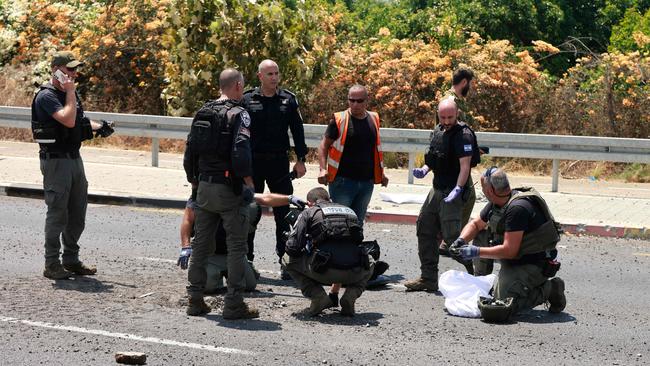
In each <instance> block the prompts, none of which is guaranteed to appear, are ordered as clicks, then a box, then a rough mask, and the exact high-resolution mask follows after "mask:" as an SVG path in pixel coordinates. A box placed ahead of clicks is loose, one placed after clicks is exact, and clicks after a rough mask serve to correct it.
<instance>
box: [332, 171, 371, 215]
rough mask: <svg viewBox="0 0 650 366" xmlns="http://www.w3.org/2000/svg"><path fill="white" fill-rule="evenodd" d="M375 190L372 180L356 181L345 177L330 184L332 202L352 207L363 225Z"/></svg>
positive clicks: (335, 179)
mask: <svg viewBox="0 0 650 366" xmlns="http://www.w3.org/2000/svg"><path fill="white" fill-rule="evenodd" d="M374 188H375V185H374V182H373V181H372V180H356V179H350V178H344V177H336V178H334V181H333V182H332V183H330V184H329V191H330V198H331V199H332V202H335V203H338V204H340V205H344V206H347V207H350V208H351V209H352V211H354V213H356V214H357V218H358V219H359V224H361V225H363V222H364V221H365V219H366V211H367V210H368V204H369V203H370V198H371V197H372V190H373V189H374Z"/></svg>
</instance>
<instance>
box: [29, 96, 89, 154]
mask: <svg viewBox="0 0 650 366" xmlns="http://www.w3.org/2000/svg"><path fill="white" fill-rule="evenodd" d="M46 90H50V91H51V92H53V93H54V94H55V95H56V97H57V99H59V101H60V102H61V104H62V105H65V94H64V95H63V97H61V93H60V92H59V91H58V89H56V88H55V87H54V86H53V85H52V84H50V83H45V84H43V85H41V86H40V87H39V90H38V92H37V93H36V95H34V99H33V100H32V137H33V139H34V141H35V142H37V143H38V144H39V146H40V149H41V152H70V151H78V150H79V147H80V146H81V141H84V140H89V139H91V138H92V127H91V126H90V120H89V119H88V118H87V117H86V116H85V114H84V111H83V107H82V105H81V101H80V100H79V96H78V95H76V94H75V96H76V100H77V113H76V118H75V125H74V127H73V128H67V127H65V126H64V125H62V124H61V123H59V121H57V120H56V119H54V117H52V116H47V117H46V118H42V119H39V117H38V114H37V113H36V97H37V96H38V95H39V94H40V93H43V92H45V91H46ZM75 93H76V92H75Z"/></svg>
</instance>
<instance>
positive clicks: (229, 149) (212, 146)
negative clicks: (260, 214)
mask: <svg viewBox="0 0 650 366" xmlns="http://www.w3.org/2000/svg"><path fill="white" fill-rule="evenodd" d="M243 87H244V77H243V76H242V74H241V73H240V72H239V71H237V70H235V69H225V70H224V71H222V72H221V74H220V75H219V88H220V89H221V97H220V98H219V99H217V100H211V101H208V102H206V103H205V104H204V105H203V106H202V107H201V109H199V111H198V112H197V113H196V115H195V117H194V120H193V121H192V127H191V129H190V134H189V135H188V139H187V145H186V150H185V156H184V161H183V166H184V168H185V172H186V175H187V179H188V181H189V182H190V183H193V184H197V183H198V191H197V197H196V205H197V208H196V210H195V214H196V222H195V226H194V229H195V231H196V236H195V238H194V243H193V245H192V251H193V253H192V256H191V257H190V264H189V269H188V273H187V279H188V281H189V285H188V286H187V293H188V295H189V306H188V308H187V314H188V315H192V316H197V315H201V314H205V313H208V312H210V310H211V309H210V307H209V306H208V305H207V304H206V303H205V302H204V301H203V292H204V290H205V284H206V280H207V275H206V271H205V263H206V260H207V258H208V257H209V256H211V255H213V254H214V253H215V250H216V248H215V240H214V238H215V235H216V230H217V227H218V226H219V224H221V223H223V228H224V230H225V232H226V238H227V241H228V281H227V285H228V293H227V294H226V296H225V298H224V308H223V317H224V319H244V318H257V317H259V312H258V311H257V309H254V308H250V307H248V306H247V304H246V303H245V302H244V297H243V292H244V289H245V287H244V274H245V270H246V266H247V265H248V264H247V263H246V257H245V255H246V252H247V244H246V238H247V236H248V228H249V223H248V221H249V214H248V205H249V204H250V203H251V202H252V201H253V194H254V192H253V179H252V177H251V176H252V174H253V169H252V163H251V149H250V143H249V139H250V130H249V127H250V117H249V116H248V113H247V112H246V111H245V110H244V109H243V108H242V107H241V106H240V104H239V103H240V100H241V98H242V95H243ZM197 181H198V182H197Z"/></svg>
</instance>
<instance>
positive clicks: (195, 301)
mask: <svg viewBox="0 0 650 366" xmlns="http://www.w3.org/2000/svg"><path fill="white" fill-rule="evenodd" d="M210 311H212V308H210V306H208V304H206V303H205V301H203V298H202V297H200V298H191V297H190V300H189V305H188V306H187V310H186V311H185V312H186V313H187V315H189V316H199V315H203V314H207V313H209V312H210Z"/></svg>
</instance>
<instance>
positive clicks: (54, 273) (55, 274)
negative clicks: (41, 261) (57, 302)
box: [43, 263, 72, 280]
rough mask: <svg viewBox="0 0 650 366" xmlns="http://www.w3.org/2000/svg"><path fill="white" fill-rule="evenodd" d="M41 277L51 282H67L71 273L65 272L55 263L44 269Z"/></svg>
mask: <svg viewBox="0 0 650 366" xmlns="http://www.w3.org/2000/svg"><path fill="white" fill-rule="evenodd" d="M43 276H45V277H47V278H49V279H52V280H67V279H68V278H70V276H72V273H70V272H68V271H66V270H65V269H64V268H63V266H62V265H61V263H55V264H52V265H49V266H47V267H45V269H44V270H43Z"/></svg>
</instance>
